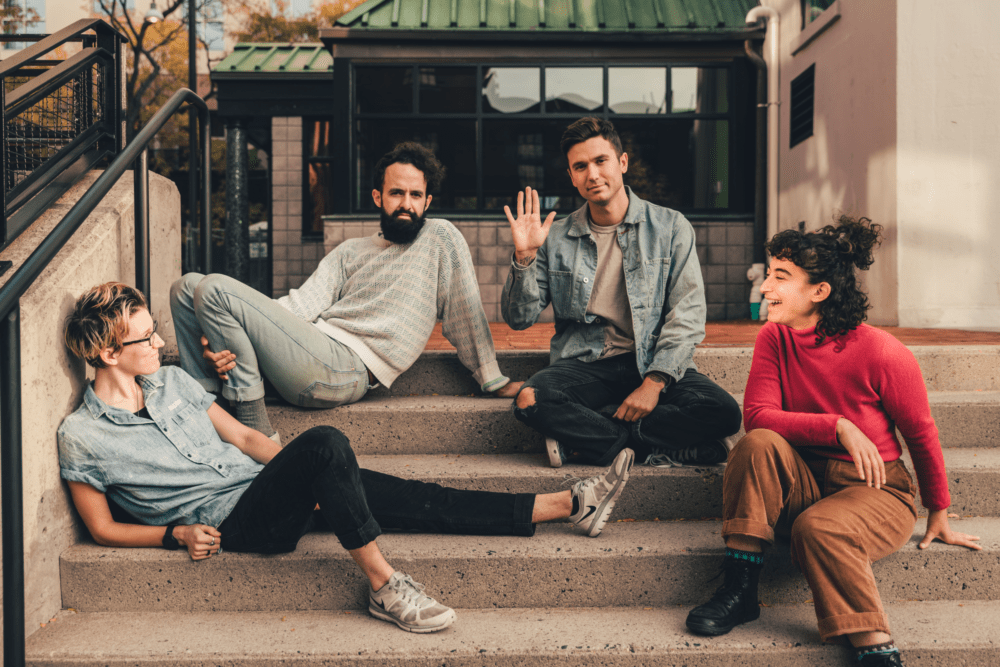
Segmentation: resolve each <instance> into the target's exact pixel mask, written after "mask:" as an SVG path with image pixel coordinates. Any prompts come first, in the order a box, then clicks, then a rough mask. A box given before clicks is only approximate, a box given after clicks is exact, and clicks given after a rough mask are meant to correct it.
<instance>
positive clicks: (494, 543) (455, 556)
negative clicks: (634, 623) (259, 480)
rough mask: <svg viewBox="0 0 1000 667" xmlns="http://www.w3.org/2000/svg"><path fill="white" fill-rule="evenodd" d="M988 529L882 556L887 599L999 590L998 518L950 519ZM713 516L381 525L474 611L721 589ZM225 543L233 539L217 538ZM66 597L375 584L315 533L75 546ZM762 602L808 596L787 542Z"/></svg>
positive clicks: (132, 602)
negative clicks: (480, 530)
mask: <svg viewBox="0 0 1000 667" xmlns="http://www.w3.org/2000/svg"><path fill="white" fill-rule="evenodd" d="M952 525H953V526H954V528H955V529H956V530H959V531H962V532H966V533H971V534H974V535H979V536H981V537H982V542H981V544H982V546H983V551H981V552H973V551H969V550H967V549H964V548H960V547H953V546H949V545H945V544H937V543H935V544H933V545H931V547H929V548H928V549H926V550H923V551H921V550H918V549H917V548H916V543H917V542H918V541H919V538H920V537H922V535H923V531H924V524H923V521H918V523H917V528H916V531H915V534H914V537H912V538H911V540H910V543H909V544H907V545H905V546H904V547H903V548H902V549H901V550H900V551H898V552H896V553H895V554H892V555H891V556H888V557H887V558H885V559H883V560H881V561H879V562H878V563H876V564H875V565H874V570H875V575H876V577H877V578H878V579H879V589H880V591H881V594H882V599H883V600H885V601H907V600H963V601H971V600H994V601H996V600H1000V519H997V518H970V519H961V520H953V524H952ZM720 529H721V523H720V522H718V521H676V522H664V521H656V522H635V523H609V524H608V526H607V528H606V529H605V531H604V533H603V534H602V535H601V536H600V537H598V538H596V539H593V538H587V537H584V536H582V535H580V534H579V533H575V532H574V531H573V529H572V528H571V527H570V526H569V525H567V524H549V525H543V526H539V528H538V531H537V533H536V535H535V536H534V537H533V538H526V537H479V536H453V535H398V534H397V535H383V536H382V537H380V538H379V544H380V545H381V548H382V550H383V552H384V553H385V555H386V558H387V559H388V560H389V562H390V563H392V564H393V565H394V566H395V567H397V568H398V569H401V570H404V571H406V572H408V573H409V574H411V575H412V576H413V577H414V579H416V580H417V581H419V582H421V583H423V584H425V585H426V586H427V592H428V594H430V595H432V596H434V597H436V598H438V599H440V600H441V601H443V602H444V603H446V604H449V605H453V606H458V607H466V608H478V609H491V608H516V607H533V606H538V605H544V606H546V607H555V608H559V607H584V606H588V607H592V606H596V607H606V606H653V607H656V606H667V605H674V604H692V603H696V602H698V601H699V600H701V599H702V598H703V597H704V595H705V591H706V590H708V589H710V588H711V589H714V584H711V583H709V581H710V580H711V579H712V578H713V577H714V576H715V574H716V572H717V569H718V566H719V563H720V560H721V556H722V550H723V547H722V539H721V537H720V535H719V531H720ZM223 546H225V545H223ZM60 566H61V573H62V591H63V605H64V606H66V607H72V608H74V609H77V610H79V611H87V612H90V611H119V612H140V611H141V612H147V611H150V612H151V611H156V612H165V611H198V612H203V611H273V610H282V609H285V610H337V609H348V610H350V609H358V608H361V606H362V604H363V603H364V604H366V602H365V600H366V597H365V591H366V590H367V588H366V587H367V583H366V582H365V581H363V580H362V578H361V575H360V572H359V570H358V569H357V568H356V567H355V565H354V563H353V561H351V559H350V556H349V555H348V554H347V552H346V551H344V550H343V549H342V548H341V547H340V544H339V542H338V541H337V539H336V537H335V536H334V535H333V534H332V533H312V534H309V535H307V536H306V537H305V538H303V539H302V541H301V542H300V543H299V547H298V549H297V550H296V551H295V552H293V553H290V554H281V555H272V556H262V555H257V554H238V553H225V554H223V555H222V556H221V557H219V558H212V559H210V560H208V561H202V562H192V561H191V560H190V559H189V558H188V556H187V554H186V553H184V552H181V551H176V552H168V551H163V550H161V549H115V548H106V547H100V546H97V545H94V544H79V545H76V546H74V547H71V548H70V549H68V550H66V551H65V552H64V553H63V555H62V558H61V561H60ZM761 580H762V581H763V582H765V583H764V587H763V589H762V591H763V592H762V600H763V601H764V602H766V603H767V604H784V603H800V602H804V601H806V600H808V599H811V597H812V596H811V593H810V592H809V588H808V586H807V585H806V582H805V580H804V579H803V578H802V577H801V575H799V574H798V572H797V571H796V570H795V568H794V567H793V566H792V565H791V562H790V559H789V556H788V553H787V547H785V546H780V547H779V548H775V549H774V550H773V555H772V556H771V557H769V558H768V561H767V564H766V565H765V571H764V573H763V575H762V579H761Z"/></svg>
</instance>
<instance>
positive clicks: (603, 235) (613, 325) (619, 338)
mask: <svg viewBox="0 0 1000 667" xmlns="http://www.w3.org/2000/svg"><path fill="white" fill-rule="evenodd" d="M619 227H621V223H619V224H617V225H614V226H612V227H602V226H600V225H595V224H594V223H593V222H591V223H590V232H591V234H592V235H593V237H594V241H595V243H596V244H597V273H596V275H595V276H594V290H593V291H592V292H591V293H590V301H589V302H588V303H587V313H588V314H589V315H594V316H596V317H599V318H600V321H601V322H605V326H604V349H603V350H602V351H601V356H600V358H601V359H604V358H605V357H613V356H614V355H616V354H624V353H625V352H635V330H634V329H633V328H632V307H631V306H630V305H629V302H628V292H627V291H626V290H625V266H624V264H623V261H622V249H621V247H620V246H619V245H618V239H617V238H616V236H617V234H618V228H619Z"/></svg>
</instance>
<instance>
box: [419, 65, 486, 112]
mask: <svg viewBox="0 0 1000 667" xmlns="http://www.w3.org/2000/svg"><path fill="white" fill-rule="evenodd" d="M475 112H476V68H475V67H421V68H420V113H475Z"/></svg>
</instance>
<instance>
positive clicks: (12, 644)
mask: <svg viewBox="0 0 1000 667" xmlns="http://www.w3.org/2000/svg"><path fill="white" fill-rule="evenodd" d="M185 104H188V105H190V107H191V108H194V109H195V110H196V111H197V113H198V120H199V123H198V124H199V127H198V129H199V140H200V141H201V149H202V150H201V153H202V154H201V158H202V160H201V173H202V188H203V190H202V192H203V195H202V197H201V201H200V202H199V203H200V211H199V213H200V215H199V217H200V218H201V243H202V251H203V252H202V262H203V264H202V269H203V270H204V272H205V273H208V272H209V271H210V270H211V256H212V249H211V241H212V239H211V215H210V213H211V206H210V200H209V193H210V192H211V174H212V172H211V140H212V139H211V135H210V132H209V129H210V128H209V115H208V105H206V104H205V101H204V100H203V99H202V98H201V97H199V96H198V95H197V94H196V93H194V92H193V91H191V90H188V89H187V88H182V89H181V90H178V91H177V92H176V93H174V95H173V96H172V97H171V98H170V99H169V100H168V101H167V103H166V104H164V105H163V106H162V107H161V108H160V110H159V111H157V112H156V113H155V114H154V115H153V117H152V118H151V119H150V120H149V122H148V123H147V124H146V126H145V127H143V128H142V130H141V131H140V132H139V133H138V134H137V135H136V136H135V138H134V139H133V140H132V141H131V142H130V143H129V144H128V146H126V147H125V148H124V150H122V152H121V153H119V154H118V157H116V158H115V159H114V161H113V162H112V163H111V165H110V166H109V167H108V168H107V169H106V170H105V171H104V173H103V174H101V175H100V176H99V177H98V178H97V180H96V181H94V184H93V185H91V186H90V188H88V189H87V191H86V192H85V193H84V194H83V196H82V197H80V200H79V201H78V202H77V203H76V204H75V205H74V206H73V208H71V209H70V210H69V212H68V213H67V214H66V215H65V217H63V219H62V220H61V221H59V223H58V224H57V225H56V226H55V228H54V229H53V230H52V231H51V232H50V233H49V235H48V236H47V237H45V239H44V240H43V241H42V242H41V243H40V244H39V245H38V247H37V248H35V250H34V252H32V253H31V255H30V256H29V257H28V259H26V260H25V262H24V263H23V264H22V265H21V266H20V267H18V269H17V271H16V272H15V273H14V274H13V275H12V276H11V277H10V280H8V281H7V283H6V284H5V285H4V286H3V287H0V505H2V507H0V525H2V526H3V564H4V567H3V607H4V610H3V611H4V614H3V649H4V650H3V652H4V664H5V665H8V666H9V667H23V666H24V664H25V636H24V523H23V522H24V510H23V507H24V496H23V483H22V472H21V467H22V466H21V446H22V443H21V362H20V356H21V341H20V337H21V333H20V331H21V327H20V303H19V301H20V298H21V296H23V295H24V293H25V292H27V290H28V289H29V288H30V287H31V285H32V284H33V283H34V281H35V279H36V278H38V276H39V275H41V273H42V271H44V270H45V268H46V267H47V266H48V265H49V263H50V262H51V261H52V259H53V258H54V257H55V256H56V253H58V252H59V250H60V249H62V247H63V246H64V245H65V244H66V242H67V241H69V239H70V238H71V237H72V236H73V234H74V233H75V232H76V230H77V229H79V228H80V225H82V224H83V222H84V220H86V219H87V217H88V216H89V215H90V214H91V213H92V212H93V210H94V209H95V208H97V206H98V205H99V204H100V203H101V201H102V200H103V199H104V197H105V196H106V195H107V194H108V192H110V191H111V188H112V187H114V185H115V184H116V183H117V182H118V179H119V178H120V177H121V175H122V174H123V173H125V170H126V169H128V168H129V167H130V166H132V165H135V168H136V171H135V173H134V179H135V189H136V195H137V199H136V216H135V225H136V239H135V248H136V262H135V268H136V287H137V288H138V289H139V290H140V291H142V292H143V293H144V294H146V296H147V297H148V296H149V282H150V280H149V209H148V207H149V201H148V196H147V193H148V190H149V180H148V179H149V172H148V170H147V168H146V164H147V147H148V146H149V144H150V142H151V141H152V140H153V138H154V137H155V136H156V133H157V132H159V130H160V129H162V128H163V126H164V125H165V124H166V123H167V121H169V120H170V117H171V116H172V115H173V114H174V113H176V112H177V111H178V110H179V109H181V107H182V106H184V105H185ZM191 159H192V161H193V160H194V155H192V156H191ZM189 168H191V169H194V164H191V165H190V167H189ZM192 206H193V202H192Z"/></svg>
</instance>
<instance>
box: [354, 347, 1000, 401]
mask: <svg viewBox="0 0 1000 667" xmlns="http://www.w3.org/2000/svg"><path fill="white" fill-rule="evenodd" d="M910 350H911V351H912V352H913V354H914V355H915V356H916V358H917V361H918V362H919V363H920V368H921V369H922V371H923V375H924V382H925V383H926V384H927V389H928V390H929V391H976V390H977V389H982V390H990V391H1000V346H995V345H993V346H988V345H978V346H977V345H914V346H910ZM752 352H753V348H752V347H700V348H698V349H697V350H696V351H695V355H694V361H695V364H696V365H697V366H698V370H700V371H701V372H702V373H704V374H705V375H707V376H708V377H710V378H712V379H713V380H715V381H716V382H717V383H719V385H720V386H721V387H722V388H723V389H725V390H726V391H730V392H733V393H737V392H742V391H743V390H744V389H746V384H747V375H748V374H749V373H750V359H751V356H752ZM497 360H498V362H499V364H500V369H501V370H502V371H503V372H504V373H505V374H507V375H508V376H509V377H510V378H512V379H514V380H526V379H528V378H529V377H530V376H531V375H533V374H534V373H537V372H538V371H539V370H541V369H542V368H543V367H544V366H546V365H548V363H549V352H548V350H544V351H500V352H498V353H497ZM478 391H479V388H478V387H477V386H476V384H475V382H473V380H472V376H471V375H470V374H469V371H468V370H466V369H465V367H464V366H462V364H460V363H459V361H458V357H457V356H456V354H455V352H445V351H428V352H424V353H423V354H422V355H421V356H420V359H418V360H417V362H416V363H415V364H414V365H413V366H412V367H411V368H410V369H409V370H407V371H406V372H405V373H403V374H402V375H400V376H399V378H398V379H397V380H396V382H395V383H394V384H393V386H392V389H385V388H384V387H382V388H379V389H376V390H375V391H374V392H373V395H375V396H390V395H391V396H410V395H421V396H423V395H430V394H440V395H442V396H445V395H463V394H473V393H478Z"/></svg>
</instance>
